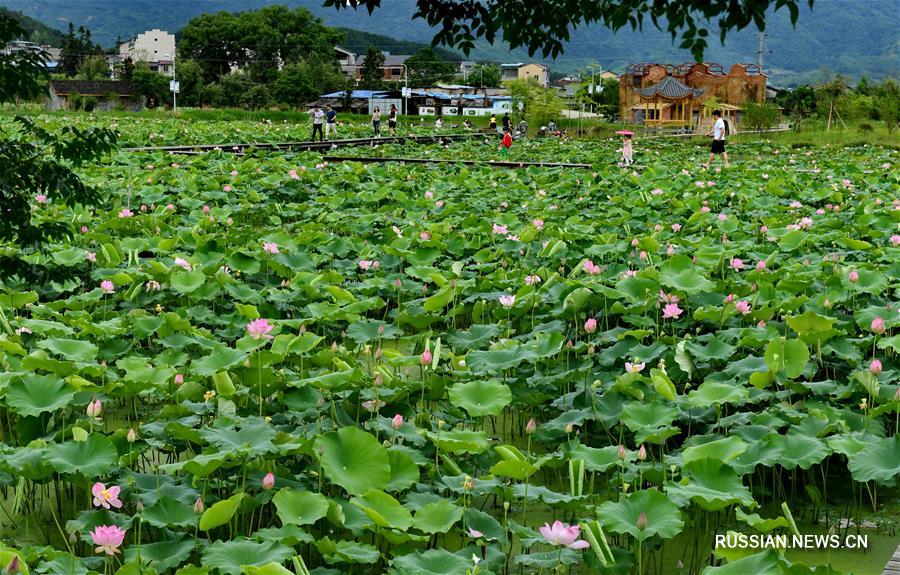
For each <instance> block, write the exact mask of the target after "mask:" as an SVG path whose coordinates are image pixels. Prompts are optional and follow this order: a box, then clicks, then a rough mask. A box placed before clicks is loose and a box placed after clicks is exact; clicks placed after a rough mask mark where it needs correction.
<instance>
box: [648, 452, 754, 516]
mask: <svg viewBox="0 0 900 575" xmlns="http://www.w3.org/2000/svg"><path fill="white" fill-rule="evenodd" d="M683 475H684V477H683V478H682V480H681V481H680V482H679V483H668V484H667V485H666V494H668V495H669V496H670V497H677V498H682V499H684V500H690V501H694V502H695V503H697V504H698V505H699V506H700V507H701V508H703V509H705V510H707V511H718V510H720V509H724V508H726V507H728V506H729V505H735V504H740V505H743V506H745V507H750V508H753V507H756V501H755V500H754V499H753V496H752V495H751V494H750V490H749V489H747V488H746V487H744V485H743V483H742V482H741V478H740V477H738V474H737V473H735V471H734V469H732V468H731V467H729V466H728V465H726V464H725V463H722V462H721V461H716V460H715V459H701V460H698V461H693V462H691V463H689V464H687V465H685V466H684V469H683Z"/></svg>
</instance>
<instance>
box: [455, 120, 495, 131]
mask: <svg viewBox="0 0 900 575" xmlns="http://www.w3.org/2000/svg"><path fill="white" fill-rule="evenodd" d="M495 123H496V122H495ZM463 128H465V129H467V130H471V129H472V122H470V121H469V119H468V118H466V119H465V120H463Z"/></svg>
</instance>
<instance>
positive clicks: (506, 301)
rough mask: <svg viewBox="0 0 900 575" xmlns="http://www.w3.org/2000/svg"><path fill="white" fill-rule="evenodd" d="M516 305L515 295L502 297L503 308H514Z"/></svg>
mask: <svg viewBox="0 0 900 575" xmlns="http://www.w3.org/2000/svg"><path fill="white" fill-rule="evenodd" d="M515 303H516V296H514V295H502V296H500V305H502V306H503V307H512V306H513V305H515Z"/></svg>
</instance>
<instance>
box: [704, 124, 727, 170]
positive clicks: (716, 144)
mask: <svg viewBox="0 0 900 575" xmlns="http://www.w3.org/2000/svg"><path fill="white" fill-rule="evenodd" d="M712 115H713V118H715V120H716V122H715V123H714V124H713V127H712V130H710V131H709V132H707V133H706V135H707V136H712V138H713V141H712V148H711V149H710V151H709V161H707V162H706V163H705V164H703V167H704V168H709V166H710V164H712V163H713V160H714V159H715V158H716V154H722V160H724V161H725V167H726V168H727V167H728V152H726V151H725V134H726V132H727V128H726V126H725V120H723V119H722V111H721V110H713V113H712Z"/></svg>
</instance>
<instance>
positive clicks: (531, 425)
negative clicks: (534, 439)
mask: <svg viewBox="0 0 900 575" xmlns="http://www.w3.org/2000/svg"><path fill="white" fill-rule="evenodd" d="M535 431H537V422H536V421H535V420H534V418H533V417H532V418H531V419H529V420H528V423H526V424H525V433H527V434H528V435H531V434H533V433H534V432H535Z"/></svg>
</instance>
